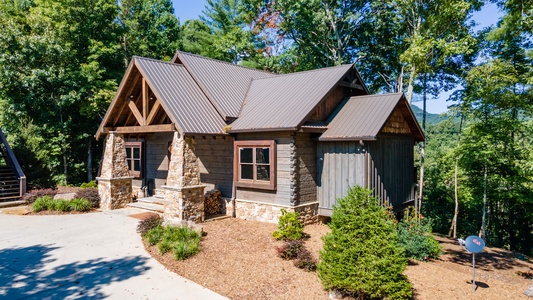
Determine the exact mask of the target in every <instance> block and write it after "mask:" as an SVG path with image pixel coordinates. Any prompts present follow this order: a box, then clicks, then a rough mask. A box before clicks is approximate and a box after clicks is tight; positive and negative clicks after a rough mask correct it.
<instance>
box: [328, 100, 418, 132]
mask: <svg viewBox="0 0 533 300" xmlns="http://www.w3.org/2000/svg"><path fill="white" fill-rule="evenodd" d="M397 107H398V108H399V109H400V110H401V112H402V115H403V117H404V118H405V120H406V121H407V123H408V125H409V128H410V129H411V132H412V133H413V135H414V137H415V140H416V141H423V140H424V134H423V133H422V130H421V129H420V126H419V125H418V121H417V120H416V118H415V117H414V114H413V112H412V110H411V108H410V107H409V104H407V100H405V97H404V96H403V94H402V93H394V94H381V95H368V96H355V97H351V98H350V99H349V100H348V101H347V102H346V104H345V105H344V106H343V107H342V109H341V110H340V111H339V112H338V114H337V115H336V116H335V117H334V118H333V120H332V121H331V122H330V123H329V125H328V130H326V132H324V133H323V134H322V135H321V136H320V138H319V140H320V141H335V140H375V139H376V138H377V135H378V133H379V132H380V131H381V129H382V128H383V126H384V125H385V123H386V122H387V120H388V119H389V117H390V115H391V114H392V113H393V111H394V109H396V108H397Z"/></svg>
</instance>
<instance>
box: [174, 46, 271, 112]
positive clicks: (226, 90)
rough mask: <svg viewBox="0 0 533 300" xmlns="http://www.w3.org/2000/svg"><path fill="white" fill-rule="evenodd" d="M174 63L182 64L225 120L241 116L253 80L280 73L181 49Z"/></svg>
mask: <svg viewBox="0 0 533 300" xmlns="http://www.w3.org/2000/svg"><path fill="white" fill-rule="evenodd" d="M173 62H175V63H182V64H183V65H184V66H185V67H186V68H187V70H188V71H189V72H190V73H191V75H192V77H193V78H194V79H195V81H196V82H197V83H198V85H199V86H200V88H201V89H202V90H203V91H204V93H205V94H206V95H207V97H208V98H209V99H210V100H211V102H212V103H213V105H214V106H215V107H216V109H217V110H218V112H219V113H220V114H221V115H222V117H223V118H224V119H226V118H227V117H230V118H236V117H238V116H239V111H240V109H241V106H242V103H243V101H244V97H245V96H246V92H247V91H248V88H249V86H250V82H251V81H252V79H257V78H267V77H273V76H276V74H273V73H269V72H265V71H261V70H257V69H251V68H247V67H243V66H239V65H234V64H231V63H228V62H223V61H219V60H215V59H211V58H207V57H203V56H199V55H195V54H190V53H186V52H181V51H178V52H177V53H176V55H175V56H174V59H173Z"/></svg>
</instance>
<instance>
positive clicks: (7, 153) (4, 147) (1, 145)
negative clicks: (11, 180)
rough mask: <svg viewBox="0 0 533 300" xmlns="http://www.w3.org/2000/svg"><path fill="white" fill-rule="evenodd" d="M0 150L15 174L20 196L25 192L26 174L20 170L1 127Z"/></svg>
mask: <svg viewBox="0 0 533 300" xmlns="http://www.w3.org/2000/svg"><path fill="white" fill-rule="evenodd" d="M0 151H2V152H3V154H4V158H5V160H6V162H7V164H8V165H9V166H10V167H11V168H12V169H13V171H14V172H15V175H16V176H17V179H18V181H19V191H20V193H19V195H20V197H22V196H23V195H24V194H25V193H26V175H24V172H22V168H21V167H20V164H19V162H18V160H17V158H16V157H15V153H13V150H11V147H9V144H8V143H7V140H6V136H5V135H4V132H3V131H2V129H0Z"/></svg>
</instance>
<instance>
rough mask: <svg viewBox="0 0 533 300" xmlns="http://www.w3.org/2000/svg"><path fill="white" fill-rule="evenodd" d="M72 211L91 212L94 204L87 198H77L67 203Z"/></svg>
mask: <svg viewBox="0 0 533 300" xmlns="http://www.w3.org/2000/svg"><path fill="white" fill-rule="evenodd" d="M67 203H68V205H69V208H70V210H74V211H80V212H86V211H89V210H91V208H92V204H91V202H90V201H89V200H87V199H85V198H75V199H72V200H70V201H67Z"/></svg>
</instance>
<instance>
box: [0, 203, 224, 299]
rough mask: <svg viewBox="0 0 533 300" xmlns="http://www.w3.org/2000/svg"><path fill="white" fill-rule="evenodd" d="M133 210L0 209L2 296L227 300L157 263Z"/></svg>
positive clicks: (7, 297) (20, 297)
mask: <svg viewBox="0 0 533 300" xmlns="http://www.w3.org/2000/svg"><path fill="white" fill-rule="evenodd" d="M134 213H139V211H138V210H136V209H131V208H130V209H120V210H114V211H108V212H100V213H89V214H82V215H62V216H16V215H7V214H4V213H1V212H0V298H2V299H103V298H106V299H184V300H185V299H215V300H216V299H226V298H224V297H222V296H220V295H218V294H216V293H214V292H212V291H210V290H208V289H206V288H204V287H202V286H200V285H198V284H196V283H194V282H192V281H189V280H187V279H184V278H183V277H181V276H178V275H176V274H174V273H172V272H170V271H168V270H166V269H165V268H164V267H163V266H162V265H160V264H159V263H158V262H157V261H156V260H155V259H153V258H151V256H150V255H148V254H147V253H146V252H145V250H144V248H143V245H142V243H141V238H140V237H139V235H138V234H137V233H136V232H135V229H136V226H137V224H138V222H139V220H138V219H134V218H132V217H129V216H128V215H130V214H134Z"/></svg>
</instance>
